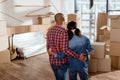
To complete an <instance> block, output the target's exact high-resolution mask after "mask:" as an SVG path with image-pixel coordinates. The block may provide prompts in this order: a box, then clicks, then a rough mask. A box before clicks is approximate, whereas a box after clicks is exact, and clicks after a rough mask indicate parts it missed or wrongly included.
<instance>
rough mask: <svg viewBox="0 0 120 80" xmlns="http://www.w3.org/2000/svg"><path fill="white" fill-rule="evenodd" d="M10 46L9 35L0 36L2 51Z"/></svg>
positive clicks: (0, 49) (0, 48)
mask: <svg viewBox="0 0 120 80" xmlns="http://www.w3.org/2000/svg"><path fill="white" fill-rule="evenodd" d="M7 48H8V36H7V35H6V36H0V51H2V50H5V49H7Z"/></svg>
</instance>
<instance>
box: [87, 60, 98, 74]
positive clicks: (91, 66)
mask: <svg viewBox="0 0 120 80" xmlns="http://www.w3.org/2000/svg"><path fill="white" fill-rule="evenodd" d="M97 64H98V61H97V59H92V58H91V59H90V62H89V64H88V72H97V67H98V66H97Z"/></svg>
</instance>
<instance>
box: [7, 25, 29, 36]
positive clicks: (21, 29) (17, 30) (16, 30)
mask: <svg viewBox="0 0 120 80" xmlns="http://www.w3.org/2000/svg"><path fill="white" fill-rule="evenodd" d="M28 29H29V26H27V25H26V26H10V27H9V28H8V30H7V31H8V35H12V34H21V33H26V32H28Z"/></svg>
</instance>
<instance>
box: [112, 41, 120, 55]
mask: <svg viewBox="0 0 120 80" xmlns="http://www.w3.org/2000/svg"><path fill="white" fill-rule="evenodd" d="M110 55H112V56H120V42H111V43H110Z"/></svg>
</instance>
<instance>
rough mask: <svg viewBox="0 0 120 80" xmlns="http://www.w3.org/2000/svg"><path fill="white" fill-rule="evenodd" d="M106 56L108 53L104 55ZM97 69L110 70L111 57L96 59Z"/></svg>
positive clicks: (101, 70)
mask: <svg viewBox="0 0 120 80" xmlns="http://www.w3.org/2000/svg"><path fill="white" fill-rule="evenodd" d="M106 56H108V55H106ZM98 71H100V72H109V71H111V58H110V57H108V58H107V57H105V58H103V59H98Z"/></svg>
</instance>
